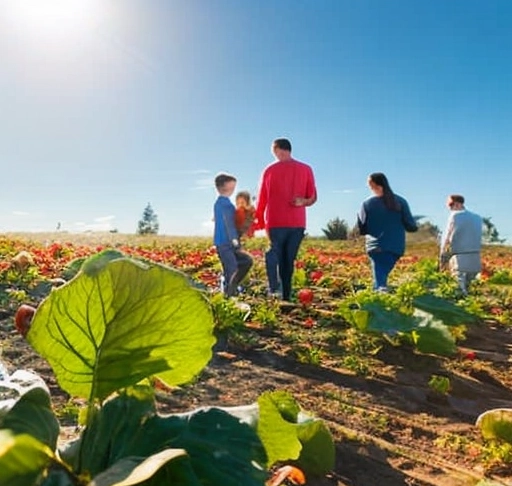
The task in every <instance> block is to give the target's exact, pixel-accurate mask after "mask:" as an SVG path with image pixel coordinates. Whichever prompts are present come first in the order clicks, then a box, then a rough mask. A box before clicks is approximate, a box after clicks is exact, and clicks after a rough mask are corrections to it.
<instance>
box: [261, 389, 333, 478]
mask: <svg viewBox="0 0 512 486" xmlns="http://www.w3.org/2000/svg"><path fill="white" fill-rule="evenodd" d="M258 407H259V422H258V426H257V429H258V435H259V436H260V438H261V440H262V442H263V444H264V446H265V450H266V451H267V455H268V457H269V461H268V465H269V466H271V465H272V464H274V463H275V462H278V461H288V460H295V461H296V462H297V464H298V465H299V466H300V467H301V468H302V469H303V470H304V471H305V472H306V474H317V475H321V474H325V473H327V472H328V471H330V470H331V469H332V468H333V467H334V459H335V449H334V442H333V439H332V436H331V434H330V432H329V431H328V429H327V427H326V426H325V424H324V423H323V422H322V421H321V420H318V419H315V418H313V417H311V416H309V415H307V414H305V413H303V412H301V411H300V408H299V406H298V404H297V403H296V401H295V400H294V399H293V397H292V396H291V395H290V394H289V393H287V392H282V391H276V392H267V393H264V394H262V395H261V396H260V397H259V398H258Z"/></svg>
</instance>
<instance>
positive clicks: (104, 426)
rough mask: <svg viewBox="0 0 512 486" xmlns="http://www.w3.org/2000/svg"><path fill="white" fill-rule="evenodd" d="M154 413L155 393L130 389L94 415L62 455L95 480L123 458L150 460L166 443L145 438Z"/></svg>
mask: <svg viewBox="0 0 512 486" xmlns="http://www.w3.org/2000/svg"><path fill="white" fill-rule="evenodd" d="M155 413H156V409H155V401H154V391H153V389H152V388H151V387H150V386H147V385H136V386H134V387H130V388H127V389H125V390H123V392H122V393H120V394H119V395H116V396H112V397H111V398H109V399H108V400H107V401H106V402H105V403H104V404H103V407H101V409H99V410H97V411H96V413H95V414H94V415H93V417H92V420H91V422H90V424H89V425H88V426H87V428H86V429H85V430H84V432H83V433H82V435H81V437H80V438H79V439H77V440H75V441H73V442H70V443H68V444H67V445H66V446H65V447H64V448H63V449H62V450H61V451H60V455H61V457H62V458H63V459H64V460H65V461H66V462H67V463H68V464H70V465H71V466H72V467H73V469H74V470H76V471H78V472H79V473H82V472H85V471H87V472H89V473H90V474H92V476H93V477H94V476H95V475H97V474H99V473H100V472H101V471H104V470H105V468H106V467H110V466H112V465H113V464H114V463H116V462H117V461H119V460H120V459H122V458H124V457H127V456H131V455H133V456H144V457H147V456H149V455H151V454H153V453H154V452H156V451H159V450H161V449H162V448H163V447H162V444H163V442H161V443H160V444H155V443H152V441H151V440H145V438H144V434H143V431H144V427H143V425H144V423H145V422H146V421H147V420H148V419H149V418H150V417H152V416H153V415H154V414H155ZM155 446H156V448H155ZM159 447H160V449H159Z"/></svg>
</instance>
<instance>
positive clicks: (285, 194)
mask: <svg viewBox="0 0 512 486" xmlns="http://www.w3.org/2000/svg"><path fill="white" fill-rule="evenodd" d="M315 196H316V186H315V178H314V175H313V170H312V169H311V167H310V166H309V165H307V164H305V163H303V162H299V161H298V160H294V159H290V160H285V161H278V162H274V163H272V164H270V165H269V166H268V167H266V169H265V170H264V171H263V174H262V177H261V182H260V188H259V193H258V203H257V207H256V219H257V220H258V228H262V227H263V224H262V222H263V221H264V227H265V228H266V229H269V228H305V227H306V207H305V206H295V205H294V204H293V201H294V200H295V198H297V197H300V198H307V199H310V198H312V197H315Z"/></svg>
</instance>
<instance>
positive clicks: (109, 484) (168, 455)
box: [90, 449, 186, 486]
mask: <svg viewBox="0 0 512 486" xmlns="http://www.w3.org/2000/svg"><path fill="white" fill-rule="evenodd" d="M185 455H186V452H185V451H184V450H183V449H164V450H163V451H161V452H159V453H157V454H153V455H151V456H149V457H133V456H132V457H125V458H124V459H121V460H120V461H118V462H116V463H115V464H114V465H113V466H111V467H109V468H108V469H107V470H106V471H104V472H102V473H101V474H98V476H96V477H95V478H94V480H93V481H92V483H90V486H134V485H137V484H143V483H146V481H147V480H148V479H150V478H151V477H153V476H154V475H155V474H156V473H157V471H158V470H159V469H161V468H162V467H165V465H166V464H167V463H168V462H169V461H172V460H176V459H178V458H180V457H182V456H185Z"/></svg>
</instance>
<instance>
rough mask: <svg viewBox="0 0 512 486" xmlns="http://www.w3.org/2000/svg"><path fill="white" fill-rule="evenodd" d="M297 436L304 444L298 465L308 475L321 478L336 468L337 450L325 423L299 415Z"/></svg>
mask: <svg viewBox="0 0 512 486" xmlns="http://www.w3.org/2000/svg"><path fill="white" fill-rule="evenodd" d="M297 436H298V438H299V440H300V443H301V444H302V450H301V451H300V456H299V459H298V460H297V463H298V465H299V466H300V468H301V469H302V470H303V471H304V472H305V473H306V474H314V475H317V476H321V475H324V474H326V473H328V472H329V471H331V470H332V469H333V468H334V463H335V460H336V449H335V447H334V441H333V439H332V435H331V433H330V432H329V430H328V429H327V426H326V425H325V423H324V422H323V421H321V420H318V419H312V418H311V417H307V416H305V417H302V415H299V422H298V424H297Z"/></svg>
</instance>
